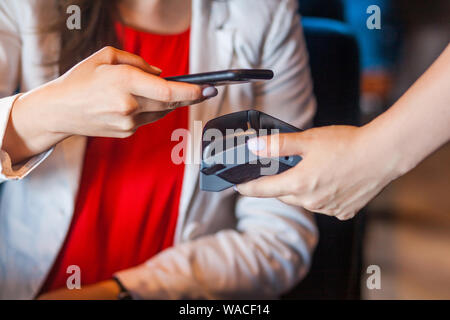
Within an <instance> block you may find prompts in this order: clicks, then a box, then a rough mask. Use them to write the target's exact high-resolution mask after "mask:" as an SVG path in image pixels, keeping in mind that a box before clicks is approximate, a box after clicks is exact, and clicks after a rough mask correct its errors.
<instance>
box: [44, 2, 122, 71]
mask: <svg viewBox="0 0 450 320" xmlns="http://www.w3.org/2000/svg"><path fill="white" fill-rule="evenodd" d="M71 5H76V6H78V7H79V8H80V9H81V29H80V30H77V29H75V30H70V29H69V28H68V27H67V25H66V21H67V18H68V14H67V12H66V10H67V8H68V7H69V6H71ZM58 11H59V15H58V17H59V18H58V20H57V21H55V22H53V23H51V25H50V27H49V28H48V30H46V31H51V32H57V33H58V34H59V35H60V36H61V48H60V54H59V59H58V61H57V62H55V63H57V64H58V65H59V72H60V74H62V73H64V72H66V71H67V70H69V69H70V68H71V67H72V66H74V65H75V64H77V63H78V62H80V61H81V60H83V59H85V58H86V57H88V56H89V55H91V54H92V53H94V52H95V51H97V50H99V49H101V48H102V47H104V46H115V47H118V46H119V45H120V44H119V41H118V39H117V36H116V33H115V32H114V21H116V20H118V19H119V15H118V12H117V0H61V1H58Z"/></svg>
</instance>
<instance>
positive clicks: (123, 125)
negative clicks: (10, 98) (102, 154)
mask: <svg viewBox="0 0 450 320" xmlns="http://www.w3.org/2000/svg"><path fill="white" fill-rule="evenodd" d="M160 72H161V70H159V69H157V68H155V67H152V66H150V65H149V64H147V63H146V62H145V61H144V59H142V58H141V57H139V56H136V55H133V54H130V53H127V52H125V51H121V50H118V49H114V48H112V47H106V48H103V49H101V50H100V51H98V52H96V53H95V54H93V55H92V56H90V57H88V58H87V59H85V60H84V61H82V62H80V63H79V64H77V65H76V66H74V67H73V68H72V69H71V70H69V71H68V72H67V73H65V74H64V75H62V76H61V77H59V78H58V79H56V80H54V81H51V82H49V83H47V84H45V85H43V86H40V87H38V88H36V89H34V90H32V91H30V92H28V93H25V94H23V95H21V96H20V97H19V98H18V99H17V100H16V102H15V103H14V105H13V108H12V111H11V115H10V119H9V122H8V126H7V129H6V132H5V137H4V141H3V147H4V150H5V151H6V152H8V154H9V155H10V157H11V160H12V162H13V163H18V162H20V161H23V160H25V159H27V158H29V157H31V156H33V155H36V154H39V153H41V152H43V151H45V150H48V149H49V148H50V147H52V146H53V145H55V144H56V143H58V142H60V141H62V140H63V139H65V138H67V137H69V136H71V135H83V136H97V137H117V138H125V137H128V136H130V135H132V134H133V133H134V132H135V131H136V129H137V128H139V127H140V126H142V125H145V124H148V123H151V122H154V121H156V120H158V119H160V118H162V117H163V116H165V115H166V114H167V113H168V112H170V111H172V110H173V109H175V108H176V107H179V106H185V105H192V104H196V103H199V102H202V101H204V100H205V99H208V98H211V97H214V96H215V95H217V89H215V88H214V87H211V86H209V85H208V86H204V85H203V86H202V85H195V84H189V83H182V82H172V81H167V80H164V79H163V78H161V77H159V74H160Z"/></svg>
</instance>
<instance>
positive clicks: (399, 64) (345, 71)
mask: <svg viewBox="0 0 450 320" xmlns="http://www.w3.org/2000/svg"><path fill="white" fill-rule="evenodd" d="M299 5H300V12H301V14H302V16H303V20H302V21H303V22H302V23H303V26H304V29H305V35H306V39H307V45H308V49H309V53H310V59H311V68H312V74H313V79H314V81H315V92H316V96H317V99H318V106H319V110H318V115H317V117H316V121H315V122H316V123H315V125H316V126H320V125H326V124H330V123H343V124H344V123H345V124H364V123H367V122H368V121H370V120H371V119H373V117H375V116H377V115H378V114H380V113H381V112H383V111H385V110H386V109H387V108H389V106H391V105H392V104H393V103H394V102H395V101H396V100H397V99H398V98H399V97H400V96H401V94H402V93H404V92H405V91H406V90H407V88H408V87H409V86H411V85H412V84H413V82H414V81H415V80H416V79H417V78H418V77H419V76H420V75H421V74H422V73H423V72H424V71H425V70H426V69H427V68H428V67H429V66H430V65H431V63H432V62H433V61H434V60H435V59H436V58H437V57H438V55H439V54H440V52H442V51H443V49H444V48H445V47H446V46H447V45H448V44H449V41H450V1H449V0H433V1H426V0H299ZM372 5H376V6H377V7H378V8H379V17H380V21H379V22H380V29H370V28H368V26H367V24H366V22H367V20H368V19H369V17H370V16H371V15H372V14H373V13H374V11H370V12H367V9H368V8H369V7H370V6H372ZM372 22H374V21H373V20H372ZM353 47H354V48H353ZM324 52H326V56H324V55H325V54H324ZM349 57H351V58H349ZM330 61H331V62H330ZM333 61H334V63H332V62H333ZM336 65H337V66H336ZM349 70H350V71H349ZM335 79H336V80H335ZM339 82H341V83H339ZM324 83H327V84H324ZM341 86H342V87H341ZM345 87H347V88H348V87H351V88H353V89H354V90H353V91H358V93H359V94H358V95H355V94H352V93H351V92H347V91H346V89H345ZM355 88H356V89H355ZM430 103H432V101H430ZM449 107H450V106H449ZM449 126H450V123H449ZM424 134H426V132H424ZM411 143H414V141H411ZM318 219H319V221H318V224H319V229H320V231H321V240H320V241H321V242H320V243H319V248H318V250H317V252H316V256H315V261H314V263H313V268H312V269H311V272H312V274H310V275H309V276H308V277H309V278H307V279H306V280H305V283H304V284H301V285H300V288H298V289H297V290H294V291H293V293H291V294H290V295H287V298H308V297H312V298H344V299H345V298H362V299H450V144H447V145H446V146H444V147H443V148H442V149H441V150H439V151H438V152H436V153H435V154H433V155H432V156H431V157H430V158H428V159H427V160H426V161H425V162H423V163H422V164H421V165H419V166H418V167H417V168H415V169H414V170H413V171H411V172H410V173H409V174H407V175H405V176H403V177H402V178H400V179H399V180H397V181H396V182H394V183H393V184H391V185H390V186H389V187H388V188H386V189H385V190H384V191H383V192H382V193H381V194H380V195H379V196H378V197H377V198H376V199H375V200H374V201H372V202H371V203H370V205H369V206H368V207H367V208H365V209H364V210H363V212H362V214H361V216H360V217H359V218H358V219H354V221H352V222H348V223H347V224H345V225H337V224H336V223H335V222H334V221H331V220H328V219H327V218H323V217H318ZM350 245H351V248H352V249H351V250H348V251H343V250H342V247H344V246H347V247H350ZM369 265H378V266H379V267H380V269H381V289H372V290H370V289H368V288H367V285H366V280H367V278H368V277H369V276H370V274H367V272H366V270H367V266H369ZM344 269H345V270H347V271H346V272H345V271H344ZM339 270H340V271H339ZM344 278H345V280H344ZM318 283H321V284H319V285H317V284H318ZM330 284H333V285H334V286H335V288H334V289H332V287H333V286H332V285H330ZM327 285H328V289H325V288H326V287H327ZM317 288H321V289H317ZM333 290H334V291H333ZM332 291H333V292H332Z"/></svg>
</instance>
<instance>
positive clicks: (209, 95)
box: [202, 87, 219, 98]
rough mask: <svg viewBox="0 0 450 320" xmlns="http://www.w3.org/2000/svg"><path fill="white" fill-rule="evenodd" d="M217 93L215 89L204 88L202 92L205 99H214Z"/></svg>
mask: <svg viewBox="0 0 450 320" xmlns="http://www.w3.org/2000/svg"><path fill="white" fill-rule="evenodd" d="M217 93H219V91H217V89H216V88H215V87H206V88H204V89H203V91H202V94H203V96H204V97H205V98H212V97H215V96H217Z"/></svg>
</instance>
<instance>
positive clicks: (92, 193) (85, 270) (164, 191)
mask: <svg viewBox="0 0 450 320" xmlns="http://www.w3.org/2000/svg"><path fill="white" fill-rule="evenodd" d="M116 32H117V33H118V36H119V39H121V40H122V42H123V49H124V50H126V51H128V52H131V53H134V54H137V55H140V56H141V57H143V58H144V59H145V60H146V61H147V62H149V63H150V64H152V65H155V66H157V67H159V68H161V69H162V70H163V73H162V76H173V75H181V74H187V73H188V72H189V35H190V32H189V30H187V31H185V32H183V33H181V34H176V35H158V34H152V33H148V32H142V31H137V30H135V29H132V28H130V27H126V26H122V25H120V24H117V25H116ZM187 126H188V108H187V107H183V108H179V109H177V110H176V111H173V112H172V113H169V114H168V115H167V116H166V117H164V118H163V119H161V120H159V121H157V122H155V123H152V124H149V125H146V126H143V127H141V128H139V129H138V131H137V132H136V133H135V134H134V135H133V136H131V137H129V138H126V139H115V138H89V139H88V142H87V147H86V154H85V159H84V166H83V171H82V177H81V182H80V186H79V191H78V196H77V199H76V204H75V212H74V215H73V220H72V223H71V226H70V229H69V232H68V234H67V238H66V240H65V242H64V244H63V246H62V248H61V250H60V252H59V255H58V257H57V260H56V261H55V263H54V265H53V267H52V269H51V271H50V274H49V275H48V278H47V280H46V283H45V284H44V286H43V289H42V291H43V292H46V291H50V290H53V289H57V288H61V287H65V286H66V280H67V278H68V276H70V274H67V273H66V271H67V267H68V266H70V265H77V266H79V267H80V269H81V283H82V284H84V285H86V284H92V283H96V282H98V281H102V280H105V279H109V278H111V276H112V275H113V274H114V273H115V272H117V271H119V270H123V269H127V268H130V267H133V266H136V265H138V264H141V263H143V262H144V261H146V260H147V259H149V258H151V257H152V256H154V255H155V254H157V253H158V252H160V251H162V250H164V249H165V248H167V247H169V246H171V245H172V242H173V238H174V233H175V227H176V222H177V216H178V206H179V199H180V194H181V186H182V182H183V173H184V165H183V164H181V165H176V164H174V163H173V161H172V160H171V151H172V148H173V147H174V146H175V145H176V144H177V143H178V142H176V141H171V134H172V132H173V131H174V130H175V129H177V128H185V129H187Z"/></svg>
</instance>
